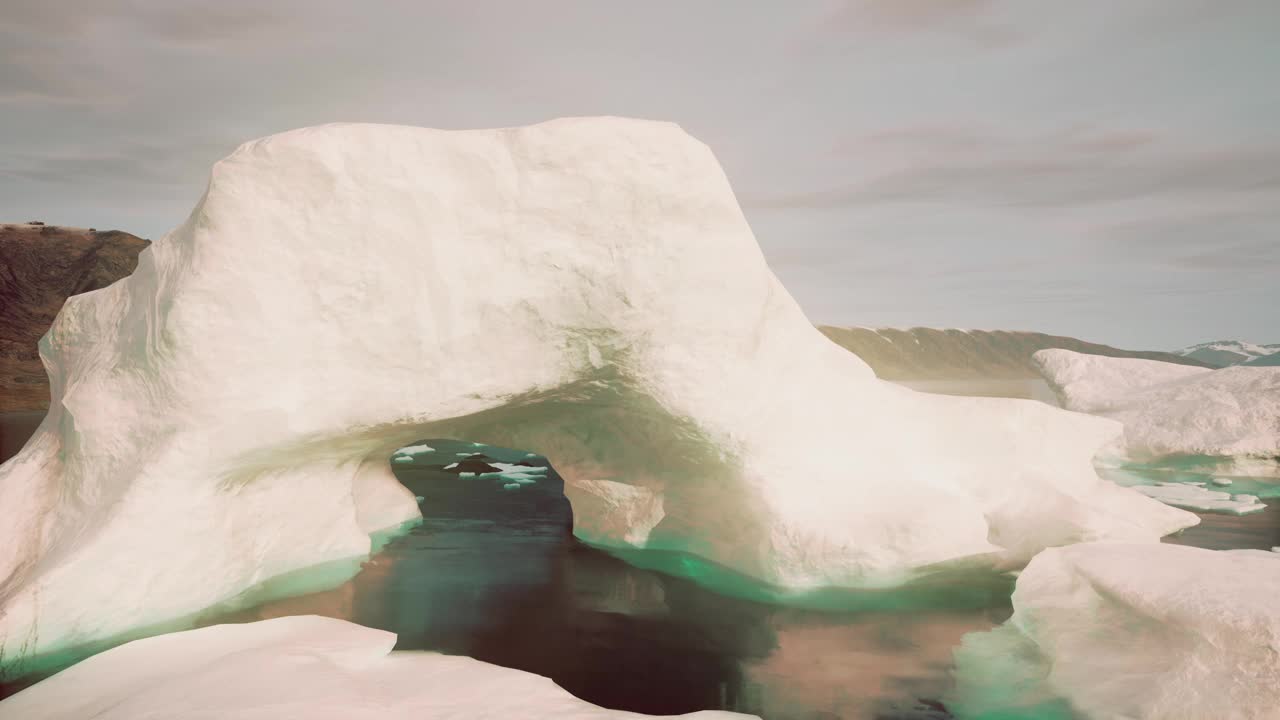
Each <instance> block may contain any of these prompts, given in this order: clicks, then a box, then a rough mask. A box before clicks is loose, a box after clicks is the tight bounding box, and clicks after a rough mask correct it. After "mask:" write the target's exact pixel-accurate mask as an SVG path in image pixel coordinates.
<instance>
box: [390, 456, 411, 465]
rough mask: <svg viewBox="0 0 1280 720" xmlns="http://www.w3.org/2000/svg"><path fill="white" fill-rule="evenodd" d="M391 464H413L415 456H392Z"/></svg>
mask: <svg viewBox="0 0 1280 720" xmlns="http://www.w3.org/2000/svg"><path fill="white" fill-rule="evenodd" d="M391 462H393V463H411V462H413V456H412V455H392V456H391Z"/></svg>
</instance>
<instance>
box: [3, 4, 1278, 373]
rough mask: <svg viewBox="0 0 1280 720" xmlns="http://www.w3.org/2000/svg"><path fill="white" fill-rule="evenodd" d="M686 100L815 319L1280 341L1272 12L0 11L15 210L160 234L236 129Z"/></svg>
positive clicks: (720, 8) (8, 207) (433, 122)
mask: <svg viewBox="0 0 1280 720" xmlns="http://www.w3.org/2000/svg"><path fill="white" fill-rule="evenodd" d="M600 114H609V115H628V116H637V117H645V118H653V119H664V120H673V121H676V122H678V123H680V124H681V125H683V126H684V127H685V129H687V130H688V131H689V132H691V133H693V134H694V135H696V136H697V137H699V138H700V139H702V140H703V141H705V142H706V143H708V144H709V145H710V146H711V147H712V149H713V150H715V151H716V154H717V155H718V156H719V158H720V161H721V163H722V164H723V165H724V167H725V169H726V171H727V172H728V174H729V177H730V179H731V180H732V181H733V184H734V187H735V189H736V191H737V193H738V197H739V200H740V202H741V203H742V205H743V207H744V209H745V211H746V213H747V216H748V218H749V219H750V221H751V224H752V226H753V228H754V230H755V233H756V236H757V237H758V238H759V240H760V243H761V245H762V246H763V247H764V250H765V253H766V255H767V256H768V257H769V260H770V263H771V264H772V266H773V268H774V270H775V271H776V272H777V273H778V275H779V276H780V277H781V278H782V280H783V282H784V283H785V284H786V285H787V287H788V288H789V289H790V290H791V292H792V294H793V295H795V296H796V298H797V299H798V300H799V301H800V302H801V304H802V305H803V306H804V307H805V309H806V311H807V312H808V313H809V316H810V318H811V319H813V320H814V321H815V322H821V323H832V324H841V325H866V326H881V325H887V326H911V325H928V326H937V327H968V328H1004V329H1026V330H1041V331H1046V332H1053V333H1061V334H1068V335H1074V336H1078V337H1081V338H1084V339H1088V340H1094V341H1101V342H1107V343H1111V344H1115V345H1119V346H1122V347H1134V348H1174V347H1179V346H1182V345H1186V344H1190V343H1193V342H1198V341H1202V340H1212V339H1219V338H1228V337H1230V338H1243V339H1248V340H1253V341H1257V342H1280V0H1146V1H1142V0H1129V1H1126V2H1112V1H1111V0H1095V1H1092V2H1088V1H1082V2H1059V1H1056V0H1040V1H1019V0H1004V1H999V0H845V1H839V0H830V1H829V0H814V1H813V2H796V1H792V2H763V1H761V2H748V1H746V0H742V1H728V0H726V1H721V2H706V1H699V0H684V1H678V2H677V1H655V0H630V1H628V2H622V1H620V0H619V1H609V0H598V1H595V2H559V1H555V0H551V1H546V0H544V1H540V2H532V1H524V0H508V1H506V2H477V1H475V0H466V1H465V2H464V1H461V0H460V1H459V2H452V3H446V2H422V1H417V2H373V1H370V2H363V3H361V2H351V1H348V0H343V1H341V2H336V1H329V2H320V1H316V0H308V1H306V2H302V1H299V2H241V1H239V0H220V1H219V2H199V3H188V2H179V1H178V0H156V1H155V2H144V1H141V0H139V1H137V2H116V1H114V0H81V1H79V2H74V1H71V2H47V1H45V0H0V220H4V221H24V220H30V219H41V220H45V221H47V222H50V223H57V224H65V225H79V226H93V227H97V228H100V229H102V228H118V229H122V230H128V231H130V232H133V233H135V234H139V235H142V236H145V237H150V238H158V237H160V236H161V235H163V234H164V233H165V232H166V231H167V230H168V229H170V228H172V227H173V226H175V225H176V224H178V223H179V222H181V221H182V219H183V218H185V216H186V215H187V213H188V212H189V211H190V209H191V207H192V205H193V204H194V203H195V201H196V200H197V199H198V198H199V196H200V194H201V192H202V191H203V190H204V185H205V181H206V176H207V172H208V168H209V166H210V164H211V163H213V162H214V161H215V160H217V159H218V158H219V157H221V156H223V155H225V154H227V153H228V152H230V151H231V150H232V149H233V148H234V147H235V146H236V145H238V144H239V143H240V142H243V141H245V140H249V139H252V138H255V137H259V136H262V135H266V134H270V133H274V132H278V131H281V130H287V129H290V128H294V127H299V126H305V125H315V124H319V123H325V122H332V121H370V122H389V123H404V124H412V125H424V126H431V127H440V128H464V127H498V126H508V125H519V124H526V123H531V122H537V121H540V120H545V119H548V118H553V117H557V116H564V115H600Z"/></svg>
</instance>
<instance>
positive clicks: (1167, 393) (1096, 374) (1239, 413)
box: [1033, 349, 1280, 460]
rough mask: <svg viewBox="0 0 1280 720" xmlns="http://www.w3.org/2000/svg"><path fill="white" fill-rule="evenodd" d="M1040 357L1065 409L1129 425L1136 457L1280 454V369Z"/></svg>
mask: <svg viewBox="0 0 1280 720" xmlns="http://www.w3.org/2000/svg"><path fill="white" fill-rule="evenodd" d="M1033 357H1034V359H1035V362H1036V364H1037V365H1038V366H1039V368H1040V371H1041V373H1042V374H1043V375H1044V378H1045V380H1046V381H1047V382H1048V383H1049V385H1050V387H1052V388H1053V390H1054V392H1056V393H1057V394H1058V397H1059V399H1060V400H1061V401H1062V404H1063V407H1065V408H1067V409H1068V410H1078V411H1081V412H1088V413H1093V414H1096V415H1101V416H1103V417H1108V418H1112V419H1114V420H1118V421H1120V422H1121V423H1123V424H1124V441H1123V447H1122V449H1121V451H1120V452H1121V454H1123V455H1125V456H1127V457H1129V458H1132V459H1137V460H1150V459H1157V458H1160V457H1164V456H1169V455H1211V456H1234V457H1261V458H1274V457H1280V367H1239V366H1236V367H1226V368H1221V369H1218V370H1209V369H1206V368H1192V367H1186V366H1182V365H1176V364H1173V363H1165V362H1160V361H1158V360H1138V359H1133V358H1109V357H1102V356H1099V355H1086V354H1082V353H1077V352H1072V351H1070V350H1056V349H1055V350H1040V351H1038V352H1036V354H1035V355H1034V356H1033Z"/></svg>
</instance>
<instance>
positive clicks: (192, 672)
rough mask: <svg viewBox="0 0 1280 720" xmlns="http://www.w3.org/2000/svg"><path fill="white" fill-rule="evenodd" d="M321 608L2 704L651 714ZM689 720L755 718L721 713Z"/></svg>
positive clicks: (133, 648)
mask: <svg viewBox="0 0 1280 720" xmlns="http://www.w3.org/2000/svg"><path fill="white" fill-rule="evenodd" d="M395 642H396V636H395V635H394V634H393V633H389V632H386V631H383V630H372V629H370V628H366V627H361V626H359V625H355V624H353V623H349V622H344V621H342V620H333V619H331V618H322V617H317V616H314V615H304V616H296V617H284V618H277V619H274V620H263V621H261V622H255V623H248V624H244V625H214V626H213V627H207V628H201V629H199V630H189V631H187V632H180V633H173V634H170V635H161V636H159V637H153V638H147V639H145V640H135V641H134V642H131V643H128V644H127V645H122V646H120V647H117V648H114V649H112V650H108V651H107V652H105V653H102V654H100V655H97V656H95V657H92V658H89V659H88V660H85V661H84V662H82V663H80V664H79V665H75V666H74V667H71V668H70V669H67V670H64V671H62V672H61V673H58V674H57V675H54V676H53V677H51V678H49V679H47V680H44V681H42V682H40V683H37V684H36V685H33V686H32V687H30V688H27V689H26V690H23V691H22V692H20V693H18V694H17V695H14V696H13V697H11V698H8V699H7V700H4V701H3V702H0V718H4V719H5V720H19V719H21V720H84V718H95V720H138V718H165V720H221V719H223V718H237V720H279V719H280V718H307V720H417V719H418V718H440V719H445V718H458V719H462V718H468V719H469V718H501V719H502V720H506V719H507V718H537V719H538V720H542V719H543V718H581V719H583V720H587V719H599V720H604V719H607V718H617V719H619V720H621V719H624V718H642V717H651V716H648V715H640V714H636V713H630V712H622V711H618V710H606V709H604V708H601V707H597V706H595V705H592V704H590V703H588V702H586V701H583V700H579V699H578V698H575V697H574V696H572V695H570V694H569V693H568V692H566V691H565V690H563V689H562V688H560V687H559V686H558V685H556V684H555V683H554V682H552V681H551V680H549V679H548V678H544V677H541V676H539V675H534V674H532V673H527V672H521V671H519V670H511V669H509V668H504V667H499V666H497V665H490V664H488V663H483V662H480V661H479V660H473V659H471V658H467V657H459V656H456V655H439V654H436V653H425V652H392V647H393V646H394V645H395ZM680 717H688V718H708V719H711V718H724V719H725V720H729V719H731V718H747V717H750V716H747V715H739V714H736V713H729V712H720V711H703V712H696V713H690V714H688V715H682V716H680Z"/></svg>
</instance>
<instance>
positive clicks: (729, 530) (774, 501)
mask: <svg viewBox="0 0 1280 720" xmlns="http://www.w3.org/2000/svg"><path fill="white" fill-rule="evenodd" d="M495 343H497V345H495ZM495 347H497V348H499V349H498V350H496V351H495ZM41 354H42V357H43V359H44V362H45V364H46V367H47V368H48V369H49V373H50V378H51V392H52V397H53V402H52V404H51V407H50V410H49V414H48V416H47V417H46V419H45V421H44V422H43V424H42V425H41V426H40V428H39V430H38V431H37V432H36V434H35V435H34V436H33V437H32V439H31V440H30V441H29V442H28V444H27V445H26V446H25V447H24V449H23V450H22V451H21V452H20V453H19V454H18V455H17V456H16V457H14V458H13V459H11V460H10V461H9V462H7V463H6V464H4V465H3V466H0V507H3V508H5V516H6V522H5V524H4V525H3V526H2V527H0V655H2V656H3V658H4V661H3V662H5V663H6V664H17V663H21V662H25V661H26V659H27V658H28V657H30V656H31V655H33V654H35V655H40V654H42V653H46V652H50V651H53V650H58V649H61V648H66V647H71V646H76V645H79V644H82V643H86V642H90V641H97V640H103V639H107V638H112V637H114V636H116V635H117V634H119V633H123V632H125V631H132V630H134V629H137V628H145V627H147V626H150V625H153V624H155V623H158V622H161V621H165V620H168V619H174V618H181V617H183V616H185V615H187V614H189V613H193V612H197V611H199V610H201V609H203V608H206V607H208V606H210V605H213V604H215V603H218V602H222V601H224V600H227V599H228V598H233V597H234V596H236V595H237V594H238V593H241V592H242V591H244V590H245V589H246V588H249V587H251V586H254V585H255V584H257V583H260V582H262V581H264V580H266V579H268V578H271V577H273V576H277V575H280V574H283V573H287V572H290V571H295V570H298V569H301V568H307V567H310V566H315V565H318V564H322V563H326V562H328V561H333V560H335V559H337V558H358V557H360V556H362V555H364V554H366V553H368V552H369V551H370V548H371V547H372V545H371V539H370V534H371V533H373V532H375V531H378V530H380V529H383V528H390V527H396V526H398V525H400V524H402V523H405V522H408V521H412V520H414V519H416V518H418V517H420V515H419V510H418V506H417V503H416V502H415V501H414V498H413V495H412V494H411V493H410V492H409V491H408V490H406V489H405V488H404V487H403V486H402V485H401V484H400V483H398V482H397V481H396V480H395V478H394V476H393V475H392V473H391V469H390V463H389V462H388V458H389V457H390V456H391V455H392V453H394V452H395V450H396V449H397V448H400V447H403V446H404V445H405V444H406V443H410V442H414V441H416V440H418V439H420V438H424V437H465V438H474V439H476V440H477V441H480V442H481V443H483V444H485V445H494V446H500V447H516V448H525V449H528V450H531V451H535V452H537V453H539V454H540V455H542V456H545V457H546V458H547V459H548V461H550V463H551V464H552V465H553V466H554V467H555V468H556V470H557V471H558V472H559V473H560V475H562V476H563V477H564V479H565V483H566V488H565V493H566V495H567V496H568V497H569V499H570V501H571V502H572V503H573V506H574V511H575V516H576V518H575V528H576V530H575V532H577V533H578V534H579V536H580V537H583V538H584V539H586V540H588V541H590V542H594V543H597V544H601V545H615V546H625V547H632V546H636V545H637V544H641V545H643V546H644V547H647V548H658V549H665V550H679V551H685V552H692V553H696V554H698V555H701V556H703V557H706V558H708V559H710V560H712V561H715V562H718V563H720V564H722V565H725V566H728V567H729V568H732V569H734V570H737V571H739V572H742V573H746V574H749V575H752V576H754V577H756V578H759V579H760V580H763V581H765V582H769V583H772V584H775V585H779V586H784V587H789V588H800V589H804V588H812V587H817V586H866V585H886V584H894V583H899V582H902V581H904V580H907V579H909V578H910V577H912V576H915V575H918V574H920V573H923V572H930V571H932V570H934V569H936V568H938V567H939V566H942V565H945V564H952V563H966V564H972V563H984V564H995V565H1001V566H1013V565H1018V564H1021V563H1024V562H1026V560H1027V559H1029V558H1030V557H1031V556H1032V555H1034V554H1035V553H1036V552H1037V551H1039V550H1041V549H1043V548H1044V547H1046V546H1051V545H1059V544H1063V543H1071V542H1078V541H1084V540H1094V539H1116V540H1131V541H1154V540H1155V539H1156V538H1158V537H1159V536H1160V535H1162V534H1165V533H1168V532H1171V531H1173V530H1176V529H1178V528H1181V527H1184V526H1187V525H1190V524H1194V522H1195V521H1196V520H1195V517H1194V516H1193V515H1191V514H1189V513H1184V512H1182V511H1179V510H1175V509H1172V508H1169V507H1166V506H1164V505H1161V504H1160V503H1157V502H1155V501H1152V500H1150V499H1148V498H1145V497H1143V496H1141V495H1140V494H1138V493H1136V492H1134V491H1132V490H1128V489H1124V488H1120V487H1118V486H1116V485H1114V484H1112V483H1110V482H1105V481H1103V480H1100V479H1099V478H1098V477H1097V474H1096V473H1095V471H1094V469H1093V466H1092V464H1091V459H1092V457H1093V455H1094V454H1095V452H1096V451H1097V449H1098V448H1099V447H1100V446H1102V445H1104V444H1105V443H1107V442H1109V441H1111V440H1113V439H1114V438H1115V437H1117V436H1118V434H1119V433H1120V426H1119V425H1118V424H1116V423H1114V422H1112V421H1109V420H1105V419H1100V418H1093V417H1088V416H1084V415H1080V414H1076V413H1068V412H1064V411H1061V410H1057V409H1055V408H1052V407H1049V406H1048V405H1046V404H1043V403H1038V402H1033V401H1025V400H1009V399H999V398H967V397H945V396H939V395H927V394H923V393H916V392H913V391H910V390H907V389H905V388H901V387H898V386H895V385H892V384H889V383H885V382H881V381H879V380H877V379H876V378H875V376H874V374H873V373H872V372H871V370H870V368H868V367H867V366H866V364H865V363H863V362H862V361H861V360H859V359H858V358H857V357H856V356H854V355H852V354H851V353H848V352H847V351H845V350H843V349H842V348H840V347H838V346H837V345H835V344H834V343H832V342H830V341H829V340H827V339H826V338H825V337H824V336H823V335H822V334H821V333H820V332H819V331H818V330H817V329H815V328H814V327H813V326H812V325H811V324H810V323H809V322H808V321H807V319H806V318H805V316H804V314H803V313H802V312H801V310H800V308H799V307H798V306H797V304H796V303H795V301H794V300H793V299H792V298H791V296H790V295H789V294H788V293H787V291H786V289H785V288H783V287H782V285H781V284H780V283H779V282H778V280H777V278H776V277H774V275H773V273H772V272H771V271H770V270H769V268H768V266H767V265H766V264H765V261H764V257H763V255H762V254H761V252H760V249H759V247H758V245H757V244H756V241H755V238H754V237H753V236H752V234H751V230H750V228H749V227H748V226H747V223H746V220H745V219H744V217H743V215H742V212H741V210H740V209H739V207H738V205H737V202H736V201H735V199H734V196H733V193H732V191H731V189H730V187H729V183H728V181H727V180H726V178H725V175H724V173H723V172H722V171H721V169H720V167H719V165H718V164H717V162H716V160H715V158H714V156H713V155H712V153H711V151H710V150H709V149H708V148H707V147H706V146H705V145H703V144H702V143H700V142H698V141H697V140H694V139H693V138H691V137H690V136H688V135H687V134H685V133H684V132H683V131H682V130H681V129H680V128H679V127H678V126H676V125H673V124H668V123H659V122H647V121H638V120H627V119H620V118H585V119H565V120H556V121H551V122H547V123H543V124H539V125H534V126H530V127H524V128H511V129H502V130H482V131H439V130H429V129H423V128H411V127H397V126H384V125H359V124H357V125H350V124H343V125H326V126H322V127H315V128H308V129H303V130H297V131H292V132H287V133H283V134H280V135H275V136H272V137H268V138H264V139H261V140H257V141H254V142H250V143H247V144H245V145H243V146H241V147H240V148H239V149H238V150H236V151H235V152H234V153H233V154H232V155H231V156H229V157H228V158H226V159H225V160H222V161H221V162H219V163H217V164H216V165H215V166H214V168H213V171H212V174H211V177H210V182H209V187H208V190H207V192H206V193H205V195H204V197H203V198H201V200H200V202H199V203H198V204H197V205H196V207H195V209H194V210H193V211H192V213H191V215H190V216H189V217H188V219H187V220H186V222H184V223H183V224H182V225H181V226H179V227H178V228H177V229H175V230H173V231H172V232H170V233H169V234H168V235H166V236H165V237H163V238H161V239H159V240H158V241H156V242H155V243H153V244H152V245H151V246H150V247H148V248H147V249H146V250H144V251H143V252H142V253H141V255H140V257H139V261H138V268H137V270H136V271H135V272H134V273H133V274H132V275H131V276H130V277H128V278H125V279H123V280H121V281H119V282H117V283H115V284H113V285H111V286H110V287H107V288H103V289H101V290H96V291H93V292H89V293H85V294H83V295H77V296H74V297H72V298H70V299H69V300H67V302H66V304H65V305H64V306H63V308H62V310H61V312H60V313H59V314H58V317H57V319H56V320H55V321H54V324H53V327H52V328H51V330H50V331H49V333H48V334H47V335H46V336H45V337H44V339H43V340H42V341H41ZM815 446H817V447H824V448H839V449H840V451H841V454H842V462H841V464H840V466H839V467H832V466H831V465H830V463H829V458H826V457H822V456H820V455H815V454H814V453H812V452H810V451H809V448H812V447H815ZM607 483H612V484H614V485H619V486H625V487H628V488H633V489H634V491H622V490H620V489H619V488H615V487H614V486H613V485H610V484H607ZM632 502H634V503H635V507H624V506H626V505H628V504H629V503H632ZM88 598H92V601H91V602H90V601H87V599H88Z"/></svg>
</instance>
